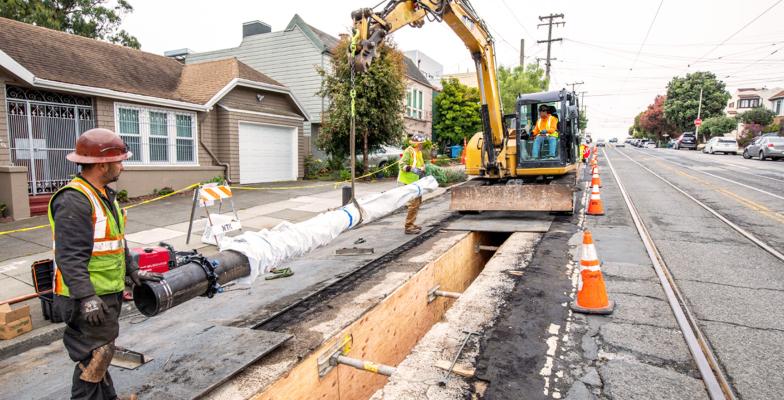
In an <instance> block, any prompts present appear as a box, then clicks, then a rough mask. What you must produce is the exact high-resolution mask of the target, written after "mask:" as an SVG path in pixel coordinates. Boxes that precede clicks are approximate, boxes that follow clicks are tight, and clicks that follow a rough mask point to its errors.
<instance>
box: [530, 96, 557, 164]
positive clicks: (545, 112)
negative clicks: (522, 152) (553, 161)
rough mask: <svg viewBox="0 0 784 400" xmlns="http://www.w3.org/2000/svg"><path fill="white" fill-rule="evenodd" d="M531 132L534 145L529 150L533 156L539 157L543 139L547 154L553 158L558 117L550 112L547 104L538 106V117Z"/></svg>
mask: <svg viewBox="0 0 784 400" xmlns="http://www.w3.org/2000/svg"><path fill="white" fill-rule="evenodd" d="M531 133H533V135H534V146H533V150H532V151H531V153H532V155H533V158H535V159H536V158H539V153H540V152H541V149H542V145H543V144H544V142H545V140H546V141H547V143H548V156H549V157H550V158H555V151H556V149H557V147H558V118H556V117H555V116H554V115H552V114H551V113H550V107H549V106H548V105H546V104H542V105H540V106H539V119H537V120H536V125H534V129H533V131H531Z"/></svg>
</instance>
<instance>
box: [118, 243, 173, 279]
mask: <svg viewBox="0 0 784 400" xmlns="http://www.w3.org/2000/svg"><path fill="white" fill-rule="evenodd" d="M128 251H129V252H130V253H131V258H132V259H133V260H134V261H135V262H136V265H138V266H139V269H140V270H143V271H150V272H158V273H161V274H162V273H164V272H169V270H171V269H173V268H175V267H176V263H177V258H176V256H175V254H174V251H173V249H171V248H166V247H161V246H152V247H134V248H131V249H128Z"/></svg>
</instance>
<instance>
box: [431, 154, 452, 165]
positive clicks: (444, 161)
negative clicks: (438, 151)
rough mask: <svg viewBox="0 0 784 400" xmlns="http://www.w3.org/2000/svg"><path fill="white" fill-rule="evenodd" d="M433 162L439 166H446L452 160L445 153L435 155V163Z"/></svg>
mask: <svg viewBox="0 0 784 400" xmlns="http://www.w3.org/2000/svg"><path fill="white" fill-rule="evenodd" d="M435 164H436V165H438V166H439V167H446V166H448V165H450V164H452V160H451V159H450V158H449V157H447V156H445V155H440V156H438V157H436V163H435Z"/></svg>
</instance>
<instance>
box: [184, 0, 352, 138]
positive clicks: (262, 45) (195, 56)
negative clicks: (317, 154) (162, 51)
mask: <svg viewBox="0 0 784 400" xmlns="http://www.w3.org/2000/svg"><path fill="white" fill-rule="evenodd" d="M337 43H338V39H337V38H335V37H333V36H331V35H328V34H326V33H324V32H322V31H320V30H318V29H316V28H314V27H312V26H310V25H308V24H307V23H305V21H304V20H303V19H302V18H301V17H300V16H299V15H294V17H293V18H292V19H291V21H290V22H289V24H288V25H287V26H286V28H285V29H283V30H281V31H276V32H273V31H272V28H271V27H270V26H269V25H267V24H265V23H263V22H260V21H252V22H246V23H245V24H243V26H242V41H241V42H240V44H239V46H237V47H233V48H228V49H223V50H215V51H208V52H203V53H190V52H188V53H187V54H184V59H185V62H186V63H188V64H190V63H198V62H204V61H210V60H220V59H224V58H231V57H236V58H237V59H238V60H239V61H241V62H243V63H245V64H247V65H249V66H251V67H252V68H255V69H257V70H258V71H261V72H262V73H264V74H265V75H267V76H269V77H270V78H272V79H275V80H276V81H278V82H280V83H282V84H283V85H285V86H286V87H288V88H289V89H291V91H292V92H293V93H294V95H295V96H296V97H297V99H298V100H299V101H300V103H301V104H302V105H303V107H304V108H305V110H306V111H307V112H308V114H309V115H310V120H309V121H306V122H305V126H304V130H305V136H306V137H309V140H308V141H307V146H306V147H307V148H306V152H308V153H313V152H314V151H315V150H316V149H315V146H314V143H315V141H316V137H317V136H318V132H319V128H320V127H321V115H322V113H323V111H324V110H325V109H326V108H327V104H326V102H325V100H324V99H322V98H321V96H319V95H318V94H317V92H318V91H319V90H320V89H321V81H322V78H321V76H320V75H319V74H318V72H316V68H324V69H327V70H329V68H330V57H331V56H332V53H331V50H332V48H334V46H335V45H336V44H337Z"/></svg>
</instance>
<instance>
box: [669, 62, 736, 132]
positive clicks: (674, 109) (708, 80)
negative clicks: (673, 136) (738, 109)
mask: <svg viewBox="0 0 784 400" xmlns="http://www.w3.org/2000/svg"><path fill="white" fill-rule="evenodd" d="M700 89H702V113H701V114H700V117H701V118H703V119H705V118H710V117H718V116H720V115H723V114H724V107H726V106H727V101H728V100H729V99H730V97H731V96H730V94H729V92H727V90H726V89H725V85H724V82H722V81H720V80H718V79H716V75H714V74H713V73H712V72H702V71H698V72H694V73H691V74H687V75H686V77H684V78H681V77H679V76H676V77H674V78H672V80H671V81H670V83H668V84H667V100H666V101H665V102H664V115H665V116H666V118H667V121H669V122H670V123H671V124H673V125H674V126H675V127H676V128H677V129H679V130H681V131H692V130H694V120H695V119H697V110H698V108H699V104H700Z"/></svg>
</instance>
